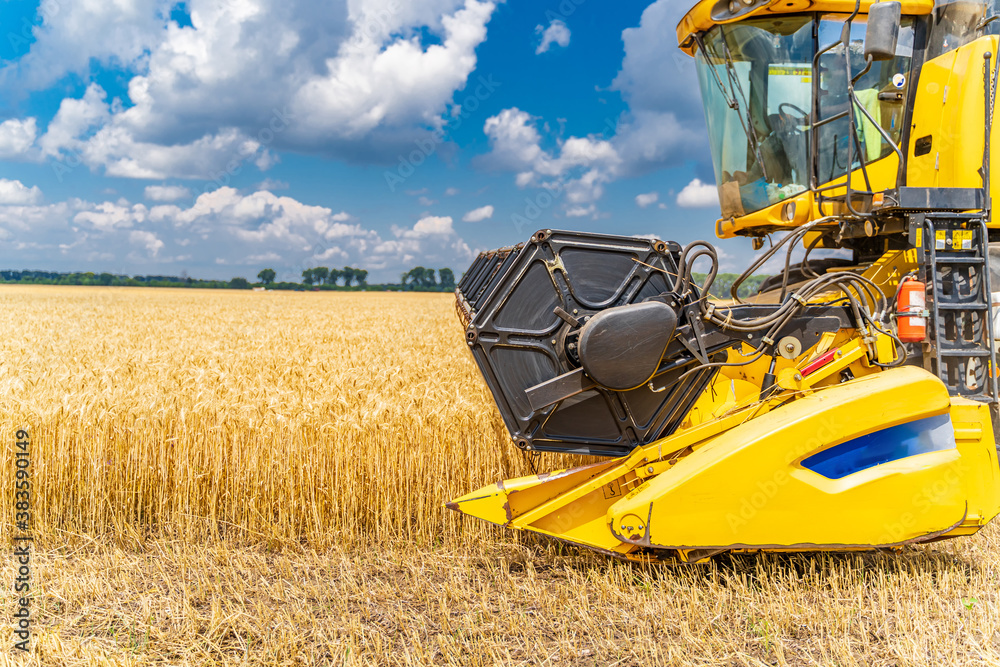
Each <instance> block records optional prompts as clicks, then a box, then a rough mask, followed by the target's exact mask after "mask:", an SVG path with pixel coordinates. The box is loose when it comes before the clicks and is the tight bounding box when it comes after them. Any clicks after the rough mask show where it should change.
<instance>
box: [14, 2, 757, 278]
mask: <svg viewBox="0 0 1000 667" xmlns="http://www.w3.org/2000/svg"><path fill="white" fill-rule="evenodd" d="M686 8H687V7H686V6H682V4H681V3H677V2H676V1H668V0H659V1H658V2H655V3H652V4H650V3H648V2H629V1H624V2H617V3H609V2H601V1H599V0H562V1H561V2H556V1H552V2H524V1H523V0H508V1H507V2H501V3H497V2H486V1H480V0H410V1H408V2H403V0H348V1H344V0H341V1H336V0H334V1H330V2H325V3H315V2H309V1H307V0H187V1H185V2H176V1H173V0H116V1H115V2H96V1H94V2H90V1H87V2H84V1H76V0H74V2H70V0H42V2H37V1H28V0H0V26H2V28H3V30H2V34H4V35H5V38H0V91H2V92H0V254H2V255H0V268H13V269H45V270H60V271H112V272H117V273H126V274H169V275H179V274H181V273H182V272H186V273H187V274H189V275H192V276H198V277H206V278H231V277H233V276H245V277H248V278H252V277H254V276H255V275H256V273H257V272H258V271H259V270H260V269H262V268H265V267H271V268H274V269H276V270H277V271H278V273H279V276H281V277H282V278H286V279H292V278H297V277H299V275H300V273H301V271H302V269H303V268H306V267H311V266H317V265H324V266H334V267H340V266H345V265H352V266H358V267H363V268H367V269H369V270H370V272H371V277H370V280H372V281H388V280H394V279H397V278H398V276H399V274H400V273H401V272H402V271H405V270H407V269H409V268H411V267H413V266H416V265H424V266H430V267H433V268H440V267H450V268H453V269H455V270H456V272H459V273H460V272H461V271H463V270H464V269H465V268H466V267H467V266H468V264H469V263H470V261H471V259H472V257H473V256H474V254H475V253H476V252H478V251H481V250H486V249H490V248H494V247H499V246H503V245H511V244H514V243H517V242H520V241H523V240H526V239H527V238H528V236H530V234H531V233H533V232H534V231H535V230H536V229H539V228H545V227H548V228H560V229H579V230H588V231H601V232H606V233H619V234H629V235H631V234H643V235H655V236H657V237H659V238H664V239H671V240H677V241H680V242H682V243H684V242H689V241H692V240H695V239H697V238H711V237H712V235H713V228H714V221H715V219H716V217H717V216H718V204H717V200H716V195H715V188H714V184H713V177H712V173H711V167H710V162H709V156H708V143H707V140H706V138H705V126H704V116H703V113H702V109H701V103H700V99H699V94H698V84H697V80H696V78H695V76H694V69H693V64H692V63H691V62H690V61H689V60H688V59H687V58H686V57H683V56H681V55H680V54H679V52H677V50H676V46H675V44H676V40H675V37H674V26H675V25H676V23H677V21H678V19H679V18H680V17H681V15H682V13H683V11H684V10H685V9H686ZM721 248H722V251H723V253H722V256H723V268H724V269H727V268H728V269H736V268H739V267H737V266H736V265H735V263H740V262H738V261H736V262H735V263H734V260H738V259H739V258H741V257H743V256H747V257H748V256H749V255H750V254H751V252H750V249H749V242H747V241H731V242H724V243H722V244H721Z"/></svg>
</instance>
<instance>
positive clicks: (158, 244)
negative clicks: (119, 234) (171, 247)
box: [128, 231, 163, 257]
mask: <svg viewBox="0 0 1000 667" xmlns="http://www.w3.org/2000/svg"><path fill="white" fill-rule="evenodd" d="M128 238H129V241H130V242H131V243H133V244H135V245H139V246H142V247H144V248H145V249H146V252H147V253H149V256H150V257H156V256H157V255H158V254H160V250H161V249H162V248H163V241H161V240H160V239H158V238H157V237H156V234H154V233H153V232H144V231H134V232H130V233H129V237H128Z"/></svg>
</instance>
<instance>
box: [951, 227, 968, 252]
mask: <svg viewBox="0 0 1000 667" xmlns="http://www.w3.org/2000/svg"><path fill="white" fill-rule="evenodd" d="M951 248H952V250H972V230H971V229H956V230H955V231H954V232H953V233H952V237H951Z"/></svg>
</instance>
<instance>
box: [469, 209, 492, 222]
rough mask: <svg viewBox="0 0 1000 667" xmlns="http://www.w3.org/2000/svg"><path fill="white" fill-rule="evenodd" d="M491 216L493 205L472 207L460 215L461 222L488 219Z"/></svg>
mask: <svg viewBox="0 0 1000 667" xmlns="http://www.w3.org/2000/svg"><path fill="white" fill-rule="evenodd" d="M492 217H493V207H492V206H481V207H479V208H476V209H473V210H471V211H469V212H468V213H466V214H465V215H464V216H462V221H463V222H482V221H483V220H489V219H490V218H492Z"/></svg>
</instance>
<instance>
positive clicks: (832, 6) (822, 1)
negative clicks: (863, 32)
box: [677, 0, 934, 44]
mask: <svg viewBox="0 0 1000 667" xmlns="http://www.w3.org/2000/svg"><path fill="white" fill-rule="evenodd" d="M876 1H877V0H862V2H861V13H862V14H867V13H868V8H869V7H871V5H872V4H874V3H875V2H876ZM717 4H718V0H701V2H699V3H698V4H696V5H695V6H694V7H693V8H691V11H689V12H688V13H687V15H686V16H685V17H684V18H683V19H681V21H680V23H679V24H678V25H677V43H678V44H684V43H685V42H686V41H687V39H688V37H689V36H691V35H692V34H693V33H696V32H701V31H702V30H708V29H709V28H711V27H712V26H713V25H716V24H717V23H731V22H732V20H725V19H720V20H719V21H715V20H713V19H712V10H713V9H714V8H715V6H716V5H717ZM902 4H903V14H904V15H907V14H912V15H923V14H930V13H931V11H932V10H933V9H934V0H903V2H902ZM854 6H855V2H854V0H771V2H770V3H766V4H763V5H761V6H760V7H759V8H757V9H755V10H754V11H752V12H750V13H749V14H746V15H745V16H744V17H743V18H747V17H750V16H762V15H763V16H766V15H770V14H790V13H797V12H807V11H808V12H840V13H851V12H853V11H854Z"/></svg>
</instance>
